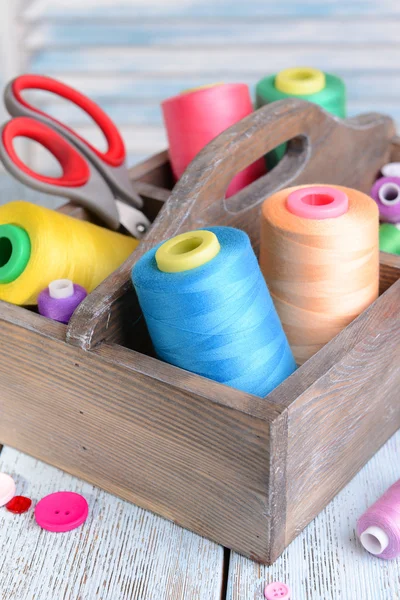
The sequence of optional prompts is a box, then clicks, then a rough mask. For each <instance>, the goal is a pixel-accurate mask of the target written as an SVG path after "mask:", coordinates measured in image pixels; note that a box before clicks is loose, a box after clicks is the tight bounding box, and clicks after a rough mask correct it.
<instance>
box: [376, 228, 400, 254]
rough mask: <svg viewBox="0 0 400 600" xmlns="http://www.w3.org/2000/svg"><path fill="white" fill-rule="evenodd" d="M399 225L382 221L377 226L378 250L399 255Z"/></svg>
mask: <svg viewBox="0 0 400 600" xmlns="http://www.w3.org/2000/svg"><path fill="white" fill-rule="evenodd" d="M399 227H400V225H392V224H391V223H383V224H382V225H381V226H380V227H379V250H381V251H382V252H389V253H390V254H398V255H399V256H400V229H399Z"/></svg>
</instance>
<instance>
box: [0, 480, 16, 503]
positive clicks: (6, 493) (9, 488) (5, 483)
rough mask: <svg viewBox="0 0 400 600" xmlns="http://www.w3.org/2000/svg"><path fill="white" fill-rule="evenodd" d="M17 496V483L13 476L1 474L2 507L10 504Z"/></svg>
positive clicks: (0, 492)
mask: <svg viewBox="0 0 400 600" xmlns="http://www.w3.org/2000/svg"><path fill="white" fill-rule="evenodd" d="M14 496H15V481H14V479H13V478H12V477H11V475H7V473H0V506H4V505H5V504H7V503H8V502H10V500H11V498H13V497H14Z"/></svg>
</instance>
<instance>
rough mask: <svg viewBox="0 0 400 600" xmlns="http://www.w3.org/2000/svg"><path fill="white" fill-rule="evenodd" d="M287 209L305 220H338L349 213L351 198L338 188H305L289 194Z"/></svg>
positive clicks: (317, 186)
mask: <svg viewBox="0 0 400 600" xmlns="http://www.w3.org/2000/svg"><path fill="white" fill-rule="evenodd" d="M286 208H287V209H288V211H289V212H291V213H292V214H294V215H296V217H301V218H303V219H313V220H322V219H336V218H338V217H340V216H342V215H344V214H346V213H347V211H348V209H349V198H348V196H347V194H346V193H345V192H344V191H343V190H340V189H338V188H334V187H330V186H322V185H313V186H305V187H302V188H300V189H298V190H295V191H293V192H291V193H290V194H289V196H288V197H287V199H286Z"/></svg>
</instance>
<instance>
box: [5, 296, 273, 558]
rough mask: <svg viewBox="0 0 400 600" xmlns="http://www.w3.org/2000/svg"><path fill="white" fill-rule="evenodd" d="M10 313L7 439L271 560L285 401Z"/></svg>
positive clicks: (10, 308)
mask: <svg viewBox="0 0 400 600" xmlns="http://www.w3.org/2000/svg"><path fill="white" fill-rule="evenodd" d="M24 319H26V320H27V323H29V327H28V324H25V326H24V323H23V321H24ZM0 320H1V327H0V364H1V381H2V394H1V396H0V413H1V415H2V418H1V420H0V441H1V443H3V444H5V445H10V446H13V447H15V448H17V449H19V450H21V451H25V452H28V453H29V454H31V455H33V456H35V457H37V458H40V459H41V460H44V461H46V462H48V463H51V464H53V465H55V466H57V467H60V468H62V469H64V470H66V471H67V472H70V473H72V474H74V475H77V476H79V477H82V478H84V479H86V480H87V481H90V482H91V483H93V484H95V485H99V486H101V487H102V488H104V489H105V490H107V491H110V492H112V493H115V494H117V495H119V496H121V497H123V498H125V499H128V500H131V501H133V502H135V503H136V504H138V505H140V506H142V507H145V508H148V509H149V510H152V511H154V512H156V513H158V514H162V515H163V516H165V517H166V518H168V519H170V520H173V521H174V522H176V523H178V524H181V525H183V526H185V527H187V528H189V529H191V530H195V531H197V532H199V533H200V534H202V535H204V536H206V537H208V538H210V539H215V540H218V541H219V542H220V543H222V544H224V545H226V546H228V547H234V548H236V549H237V550H240V551H245V552H246V551H247V553H248V554H249V555H251V556H253V557H255V558H257V559H259V560H263V559H265V557H266V556H267V554H268V544H269V535H268V534H269V512H268V481H269V459H268V457H269V434H270V424H271V423H272V421H273V420H274V419H275V418H276V416H278V415H279V410H280V407H279V406H276V405H273V404H270V403H269V402H268V401H266V400H264V399H262V398H256V397H255V396H251V395H250V394H243V393H241V392H239V391H237V390H233V389H231V388H227V387H225V386H223V385H221V384H217V383H215V382H211V381H208V380H206V379H203V378H201V377H197V376H196V375H193V374H191V373H187V372H185V371H182V370H179V369H174V371H173V372H171V371H170V369H169V365H164V364H160V363H159V361H156V360H155V359H150V358H149V357H146V356H144V355H141V354H137V353H132V351H130V350H127V349H124V348H120V347H118V346H113V345H106V344H104V345H102V346H101V347H99V348H98V349H97V350H96V351H94V352H90V353H88V352H84V351H82V350H81V349H77V348H74V347H73V346H70V345H66V344H65V342H64V341H63V339H64V332H65V328H64V327H63V326H62V325H60V324H58V323H52V322H50V321H48V320H46V319H43V318H42V317H40V316H39V315H34V314H31V313H29V312H28V311H26V310H24V309H22V308H19V307H14V306H11V305H7V304H5V303H2V304H1V316H0ZM38 330H39V331H40V333H39V332H38ZM132 356H133V357H134V360H133V364H132ZM156 372H157V373H158V374H157V376H156V377H157V378H156V379H155V374H156ZM210 397H213V398H214V399H213V400H210V399H209V398H210ZM260 531H261V532H262V534H260V533H259V532H260Z"/></svg>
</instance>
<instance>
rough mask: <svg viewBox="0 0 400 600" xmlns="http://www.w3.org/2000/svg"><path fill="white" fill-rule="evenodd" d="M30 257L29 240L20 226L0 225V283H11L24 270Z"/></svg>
mask: <svg viewBox="0 0 400 600" xmlns="http://www.w3.org/2000/svg"><path fill="white" fill-rule="evenodd" d="M30 257H31V241H30V238H29V235H28V233H27V232H26V231H25V229H23V228H22V227H19V226H18V225H13V224H12V223H6V224H3V225H0V284H7V283H12V282H13V281H15V280H16V279H18V277H19V276H20V275H21V274H22V273H23V272H24V270H25V268H26V266H27V264H28V262H29V259H30Z"/></svg>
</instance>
